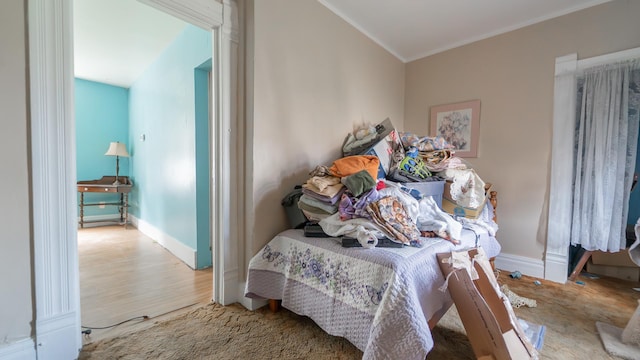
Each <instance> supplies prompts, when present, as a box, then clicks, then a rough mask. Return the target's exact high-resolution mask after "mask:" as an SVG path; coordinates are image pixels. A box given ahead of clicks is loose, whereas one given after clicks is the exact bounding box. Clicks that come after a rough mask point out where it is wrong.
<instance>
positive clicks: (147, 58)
mask: <svg viewBox="0 0 640 360" xmlns="http://www.w3.org/2000/svg"><path fill="white" fill-rule="evenodd" d="M73 3H74V5H73V18H74V19H73V27H74V30H73V37H74V40H73V41H74V68H75V69H74V72H75V76H76V77H78V78H81V79H86V80H92V81H97V82H102V83H105V84H110V85H116V86H121V87H125V88H128V87H129V86H131V84H132V83H133V82H134V81H135V80H136V79H137V78H138V77H139V76H140V75H141V74H142V73H143V72H144V70H145V69H147V68H148V67H149V65H150V64H151V63H152V62H153V61H154V60H155V59H156V58H157V57H158V55H160V53H162V51H163V50H164V49H165V48H166V47H167V45H169V44H170V43H171V42H172V41H173V40H174V39H175V38H176V36H178V34H180V32H182V30H183V29H184V27H185V26H186V25H187V23H185V22H184V21H182V20H179V19H177V18H175V17H173V16H170V15H167V14H165V13H163V12H162V11H159V10H156V9H154V8H152V7H150V6H148V5H144V4H142V3H139V2H138V1H136V0H108V1H107V0H74V1H73Z"/></svg>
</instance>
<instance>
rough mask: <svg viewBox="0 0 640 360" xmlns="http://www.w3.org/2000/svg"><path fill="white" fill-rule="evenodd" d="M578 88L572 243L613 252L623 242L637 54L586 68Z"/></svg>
mask: <svg viewBox="0 0 640 360" xmlns="http://www.w3.org/2000/svg"><path fill="white" fill-rule="evenodd" d="M577 93H578V99H577V108H578V109H577V119H576V120H577V121H576V128H575V139H574V140H575V151H574V164H575V168H574V169H575V171H574V177H573V189H574V191H573V201H572V223H571V243H572V244H574V245H578V244H580V245H581V246H582V247H583V248H584V249H586V250H602V251H611V252H617V251H619V250H620V249H624V248H625V247H626V236H625V229H626V224H627V213H628V211H629V193H630V189H631V182H632V178H633V172H634V167H635V159H636V147H637V142H638V122H639V116H638V114H639V110H640V59H636V60H632V61H626V62H622V63H618V64H608V65H602V66H597V67H594V68H591V69H586V70H585V72H584V75H583V76H582V77H580V78H579V80H578V92H577Z"/></svg>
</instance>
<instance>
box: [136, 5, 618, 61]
mask: <svg viewBox="0 0 640 360" xmlns="http://www.w3.org/2000/svg"><path fill="white" fill-rule="evenodd" d="M139 1H143V0H139ZM610 1H612V0H592V1H585V2H583V3H581V4H579V5H577V6H573V7H570V8H567V9H563V10H560V11H556V12H553V13H551V14H545V15H543V16H540V17H537V18H534V19H529V20H527V21H523V22H521V23H518V24H515V25H511V26H507V27H503V28H501V29H497V30H493V31H490V32H487V33H483V34H479V35H476V36H473V37H470V38H466V39H464V40H461V41H458V42H456V43H453V44H449V45H446V46H443V47H439V48H436V49H433V50H429V51H425V52H421V53H418V54H417V55H413V56H407V57H405V56H402V55H400V54H399V53H398V52H397V51H396V50H394V49H392V48H391V45H390V44H386V43H385V42H384V41H382V40H380V39H379V38H378V37H376V36H374V35H373V34H372V33H371V32H369V31H367V30H366V29H365V28H364V27H362V26H361V25H360V24H358V22H356V21H355V20H353V19H351V18H350V17H349V16H347V15H346V14H345V13H344V12H342V11H340V10H339V9H338V8H336V7H335V6H333V4H331V3H330V2H329V1H327V0H318V2H319V3H320V4H322V5H324V6H325V7H326V8H327V9H329V10H331V12H333V13H334V14H336V15H337V16H338V17H340V18H341V19H342V20H344V21H345V22H347V23H348V24H349V25H351V26H353V27H354V28H356V30H358V31H360V32H361V33H363V34H364V35H365V36H367V37H368V38H369V39H371V40H372V41H373V42H375V43H376V44H378V45H379V46H380V47H382V48H383V49H385V50H387V51H388V52H389V53H391V54H392V55H393V56H395V57H396V58H398V60H400V61H402V62H403V63H408V62H412V61H415V60H418V59H422V58H425V57H427V56H431V55H435V54H438V53H441V52H444V51H447V50H451V49H455V48H457V47H460V46H464V45H468V44H471V43H474V42H476V41H480V40H484V39H488V38H491V37H494V36H497V35H500V34H505V33H508V32H511V31H514V30H518V29H521V28H524V27H527V26H530V25H534V24H537V23H541V22H543V21H547V20H550V19H553V18H556V17H560V16H563V15H567V14H571V13H573V12H576V11H580V10H583V9H586V8H589V7H592V6H596V5H600V4H604V3H606V2H610Z"/></svg>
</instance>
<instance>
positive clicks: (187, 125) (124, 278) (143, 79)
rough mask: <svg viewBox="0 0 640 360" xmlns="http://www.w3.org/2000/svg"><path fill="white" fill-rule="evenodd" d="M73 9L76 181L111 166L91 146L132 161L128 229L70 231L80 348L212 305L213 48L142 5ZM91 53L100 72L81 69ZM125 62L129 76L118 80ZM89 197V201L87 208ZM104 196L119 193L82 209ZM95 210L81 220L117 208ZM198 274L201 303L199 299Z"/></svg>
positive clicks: (204, 34)
mask: <svg viewBox="0 0 640 360" xmlns="http://www.w3.org/2000/svg"><path fill="white" fill-rule="evenodd" d="M74 10H75V11H74V14H75V16H76V19H75V21H74V22H75V24H76V27H75V28H74V33H75V34H76V36H74V38H75V39H76V48H75V58H76V62H75V63H76V65H77V66H78V68H79V71H78V72H79V75H84V77H85V78H86V79H82V80H80V79H78V78H76V80H75V85H76V89H75V95H76V97H75V108H76V114H75V115H76V116H75V119H76V146H77V151H76V153H77V158H78V161H77V173H78V180H89V179H99V178H100V177H101V176H103V175H111V174H112V173H113V167H112V166H110V165H113V159H112V158H110V157H108V156H107V157H105V156H103V154H104V149H102V148H101V147H100V145H101V143H104V144H108V143H109V141H116V140H117V141H120V142H121V143H124V144H125V146H126V147H127V148H128V149H129V153H130V154H131V156H130V157H127V158H123V159H121V161H120V164H121V165H122V166H121V167H120V169H121V172H120V175H123V176H128V178H129V179H131V180H133V188H132V190H131V193H130V194H129V204H130V207H129V211H128V212H129V213H130V214H131V218H132V223H133V224H134V225H135V228H131V227H129V228H128V229H127V228H122V227H117V226H110V227H94V228H91V229H80V230H79V232H78V245H79V248H78V256H79V268H80V298H81V305H82V306H81V308H82V327H83V331H84V332H85V334H86V333H87V332H88V331H93V334H91V335H88V336H85V337H84V340H85V341H87V340H96V339H97V338H99V336H100V335H103V334H105V333H113V332H114V331H115V330H117V329H115V327H116V326H117V327H119V328H120V327H126V326H128V325H130V324H134V323H135V322H137V321H140V319H143V318H144V319H147V318H154V317H156V316H158V315H159V314H166V313H169V312H171V311H175V310H177V309H182V308H184V307H186V306H190V305H193V304H196V303H202V301H205V302H206V301H210V300H211V298H212V296H211V294H212V292H213V290H212V286H213V280H212V278H211V275H212V273H211V269H210V267H211V265H212V254H211V247H210V238H211V236H210V233H211V232H210V231H209V230H210V211H209V209H210V196H209V188H210V181H209V178H210V176H209V174H210V173H211V166H210V156H209V153H210V148H211V147H210V145H209V143H210V141H209V136H210V132H209V131H208V124H209V119H210V114H211V112H210V111H209V103H210V101H209V99H210V98H211V94H210V86H209V83H208V79H209V75H208V73H209V71H210V69H211V59H210V57H211V54H212V46H211V33H210V32H208V31H206V30H203V29H200V28H197V27H195V26H192V25H190V24H187V23H185V22H183V21H182V20H179V19H176V18H173V17H172V16H171V15H167V14H165V13H163V12H160V11H158V10H156V9H153V8H151V7H149V6H147V5H145V4H140V3H137V2H131V1H121V0H120V1H111V2H107V3H104V2H100V3H96V2H95V1H91V0H76V2H75V7H74ZM122 14H127V16H124V18H123V16H122ZM116 20H119V21H116ZM89 24H90V25H89ZM156 28H159V29H162V31H157V30H156ZM130 34H135V37H136V41H131V40H129V35H130ZM145 34H148V35H145ZM92 35H93V36H92ZM94 44H102V45H101V46H100V49H95V45H94ZM196 44H197V45H196ZM96 51H101V52H102V53H101V59H102V63H98V64H95V63H94V62H93V61H91V62H89V63H87V61H86V60H87V59H90V60H94V59H93V56H95V54H94V53H95V52H96ZM88 52H91V54H87V53H88ZM202 59H207V60H205V61H204V62H202ZM130 63H131V67H137V68H138V69H139V70H138V72H139V75H138V74H136V73H135V72H131V73H127V70H128V69H127V68H128V66H129V64H130ZM101 65H102V66H101ZM134 65H135V66H134ZM121 72H123V73H124V75H126V76H123V75H120V73H121ZM87 79H88V80H87ZM109 83H112V84H109ZM194 149H195V151H194ZM194 152H195V153H194ZM123 160H124V161H123ZM150 165H151V166H150ZM194 181H195V188H194V186H193V185H191V184H193V182H194ZM90 195H94V196H95V197H96V199H88V200H87V197H88V196H90ZM109 196H118V195H117V194H113V195H112V194H85V200H87V201H85V202H88V203H89V204H91V202H93V203H96V204H100V203H104V202H105V201H104V200H107V201H106V203H107V204H110V203H114V201H112V200H109V199H108V197H109ZM98 197H99V198H100V199H98ZM98 200H103V201H101V202H100V203H99V202H98ZM100 208H104V206H103V205H100V206H92V207H88V210H89V211H87V210H85V220H87V219H91V218H94V219H95V218H98V219H97V220H98V221H100V220H101V219H100V217H101V216H102V217H103V218H104V219H107V218H108V216H112V217H113V216H115V217H116V219H118V218H119V217H118V216H117V215H118V214H117V213H118V209H117V207H114V206H106V208H104V209H100ZM94 209H95V210H98V211H100V210H101V211H103V212H106V213H102V214H98V215H94V214H92V212H91V211H90V210H94ZM109 211H110V213H109ZM87 213H88V214H87ZM89 221H91V220H89ZM98 225H106V224H105V223H104V222H103V223H100V224H98ZM136 228H137V229H136ZM163 253H166V254H163ZM167 255H169V256H167ZM172 257H173V258H174V259H173V260H172V259H171V258H172ZM114 264H117V265H118V266H117V267H116V268H113V269H112V270H111V271H108V270H109V267H112V266H113V265H114ZM190 268H193V269H198V270H191V269H190ZM206 268H209V269H208V270H205V269H206ZM105 270H106V271H105ZM171 273H174V274H171ZM160 274H164V275H163V276H160ZM204 274H208V279H209V281H208V283H209V286H208V293H209V294H208V296H207V295H205V296H202V291H205V292H206V289H205V288H203V285H202V281H203V277H204V276H203V275H204ZM181 283H183V284H184V286H181ZM149 285H151V286H149ZM141 289H144V291H142V290H141ZM196 289H197V291H196ZM179 293H181V294H182V296H181V297H176V296H175V294H179ZM112 294H117V296H115V297H114V296H113V295H112ZM124 304H126V306H123V305H124ZM130 320H131V321H132V322H129V321H130ZM133 320H137V321H133ZM124 322H126V325H125V324H124Z"/></svg>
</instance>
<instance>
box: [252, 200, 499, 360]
mask: <svg viewBox="0 0 640 360" xmlns="http://www.w3.org/2000/svg"><path fill="white" fill-rule="evenodd" d="M486 206H487V207H488V208H489V211H491V212H492V213H494V212H493V208H494V207H495V206H496V193H495V191H493V192H492V194H491V201H490V202H487V205H486ZM428 240H429V241H427V242H426V243H425V244H424V245H423V246H422V247H420V248H417V247H403V248H380V247H376V248H374V249H364V248H345V247H342V245H341V242H340V239H338V238H309V237H305V236H304V232H303V230H296V229H289V230H285V231H283V232H281V233H280V234H278V235H276V236H275V237H274V238H273V239H272V240H271V241H269V243H268V244H267V245H265V246H264V247H263V248H262V249H261V251H260V252H259V253H258V254H256V255H255V256H254V257H253V258H252V260H251V261H250V264H249V270H248V274H247V285H246V289H245V296H247V297H250V298H258V299H270V300H281V305H282V306H283V307H284V308H286V309H288V310H290V311H292V312H294V313H296V314H299V315H302V316H308V317H309V318H311V319H312V320H313V321H314V322H315V323H316V324H318V325H319V326H320V327H321V328H322V329H323V330H324V331H326V332H327V333H329V334H331V335H334V336H341V337H344V338H346V339H347V340H349V341H350V342H351V343H352V344H353V345H355V346H356V347H358V348H359V349H360V350H362V351H363V353H364V354H363V359H424V358H425V356H426V355H427V353H428V352H429V351H430V350H431V349H432V348H433V339H432V337H431V328H433V327H434V326H435V325H436V323H437V322H438V320H439V319H440V318H441V317H442V316H443V315H444V313H446V311H447V310H448V309H449V307H450V306H451V305H452V303H453V302H452V299H451V297H450V295H449V293H448V291H441V290H440V289H439V288H440V287H441V286H443V285H444V281H445V279H444V277H443V275H442V273H441V271H440V268H439V266H438V262H437V258H436V254H438V253H445V252H451V251H457V250H463V249H468V248H474V247H482V248H483V249H484V251H485V253H486V254H487V256H488V257H489V258H495V256H497V255H498V253H499V252H500V244H499V243H498V241H497V240H496V238H495V236H491V235H489V232H487V231H482V230H478V229H477V228H473V230H471V229H467V228H465V229H463V231H462V237H461V239H460V240H461V243H460V244H458V245H454V244H453V243H452V242H449V241H447V240H444V239H441V238H430V239H428Z"/></svg>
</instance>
